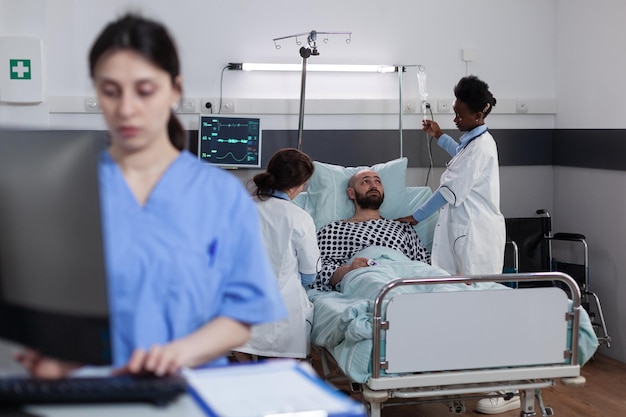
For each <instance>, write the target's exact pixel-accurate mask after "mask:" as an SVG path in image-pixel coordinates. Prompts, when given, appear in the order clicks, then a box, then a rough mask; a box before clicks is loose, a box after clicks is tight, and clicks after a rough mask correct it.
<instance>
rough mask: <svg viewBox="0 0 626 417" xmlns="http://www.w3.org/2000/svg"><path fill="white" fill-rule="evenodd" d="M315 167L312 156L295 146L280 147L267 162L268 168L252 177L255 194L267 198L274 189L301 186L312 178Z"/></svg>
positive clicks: (284, 190)
mask: <svg viewBox="0 0 626 417" xmlns="http://www.w3.org/2000/svg"><path fill="white" fill-rule="evenodd" d="M314 169H315V167H314V165H313V161H311V158H310V157H309V156H308V155H307V154H305V153H304V152H302V151H299V150H297V149H294V148H284V149H279V150H278V151H276V153H275V154H274V155H273V156H272V158H271V159H270V161H269V163H268V164H267V170H266V171H265V172H262V173H260V174H257V175H255V176H254V178H253V179H252V180H253V181H254V184H255V185H256V190H255V191H254V194H255V195H256V196H257V197H259V198H260V199H266V198H267V196H270V195H271V194H272V192H273V191H283V192H286V191H287V190H289V189H291V188H295V187H299V186H300V185H302V184H304V183H305V182H307V181H308V180H309V178H311V176H312V175H313V170H314Z"/></svg>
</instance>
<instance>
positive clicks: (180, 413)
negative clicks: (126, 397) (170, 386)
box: [24, 394, 206, 417]
mask: <svg viewBox="0 0 626 417" xmlns="http://www.w3.org/2000/svg"><path fill="white" fill-rule="evenodd" d="M24 411H25V412H27V413H30V414H32V415H33V416H37V417H39V416H41V417H79V416H80V417H85V416H89V417H111V416H120V417H123V416H132V417H152V416H158V417H206V414H205V413H204V412H203V411H202V410H201V409H200V408H199V407H198V406H197V405H196V403H195V401H194V400H193V399H192V398H191V397H190V396H189V395H186V394H183V395H181V396H180V397H179V398H178V399H176V400H175V401H173V402H172V403H170V404H168V405H167V406H164V407H160V406H155V405H152V404H140V403H132V404H97V405H85V404H82V405H46V406H29V407H26V408H25V409H24Z"/></svg>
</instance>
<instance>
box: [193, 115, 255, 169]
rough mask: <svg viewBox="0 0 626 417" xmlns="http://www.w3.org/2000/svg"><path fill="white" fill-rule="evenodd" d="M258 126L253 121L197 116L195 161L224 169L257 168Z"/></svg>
mask: <svg viewBox="0 0 626 417" xmlns="http://www.w3.org/2000/svg"><path fill="white" fill-rule="evenodd" d="M260 122H261V121H260V119H259V118H255V117H231V116H222V115H209V116H204V115H203V116H200V126H199V128H198V158H200V159H201V160H203V161H205V162H209V163H211V164H215V165H219V166H221V167H226V168H260V167H261V123H260Z"/></svg>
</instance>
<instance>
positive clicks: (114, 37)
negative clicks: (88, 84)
mask: <svg viewBox="0 0 626 417" xmlns="http://www.w3.org/2000/svg"><path fill="white" fill-rule="evenodd" d="M120 50H130V51H133V52H135V53H137V54H139V55H141V56H142V57H144V58H145V59H147V60H148V61H149V62H151V63H152V64H153V65H155V66H157V67H158V68H160V69H162V70H163V71H165V72H167V73H168V74H169V75H170V79H171V80H172V84H173V85H174V86H176V87H177V88H180V89H181V93H182V86H180V85H176V84H177V80H176V78H177V77H178V76H179V75H180V61H179V59H178V52H177V50H176V45H175V44H174V40H173V39H172V37H171V36H170V34H169V33H168V31H167V29H166V28H165V26H163V25H162V24H161V23H159V22H156V21H154V20H150V19H146V18H144V17H141V16H138V15H136V14H132V13H128V14H126V15H124V16H122V17H120V18H119V19H117V20H115V21H113V22H111V23H109V24H108V25H107V26H106V27H105V28H104V29H103V30H102V32H101V33H100V35H99V36H98V38H96V40H95V41H94V44H93V45H92V47H91V50H90V52H89V73H90V75H91V78H93V77H94V75H95V73H94V72H95V69H96V65H97V64H98V60H99V59H100V58H101V57H102V56H103V55H105V54H107V53H109V52H114V51H120ZM167 132H168V135H169V138H170V141H171V142H172V144H173V145H174V146H175V147H176V148H177V149H179V150H182V149H184V148H185V146H186V143H187V134H186V133H185V129H184V128H183V126H182V124H181V123H180V121H179V120H178V118H177V117H176V115H175V114H174V111H172V112H171V114H170V119H169V121H168V123H167Z"/></svg>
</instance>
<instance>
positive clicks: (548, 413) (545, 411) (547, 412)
mask: <svg viewBox="0 0 626 417" xmlns="http://www.w3.org/2000/svg"><path fill="white" fill-rule="evenodd" d="M543 415H544V416H553V415H554V410H553V409H552V407H546V408H544V409H543Z"/></svg>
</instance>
